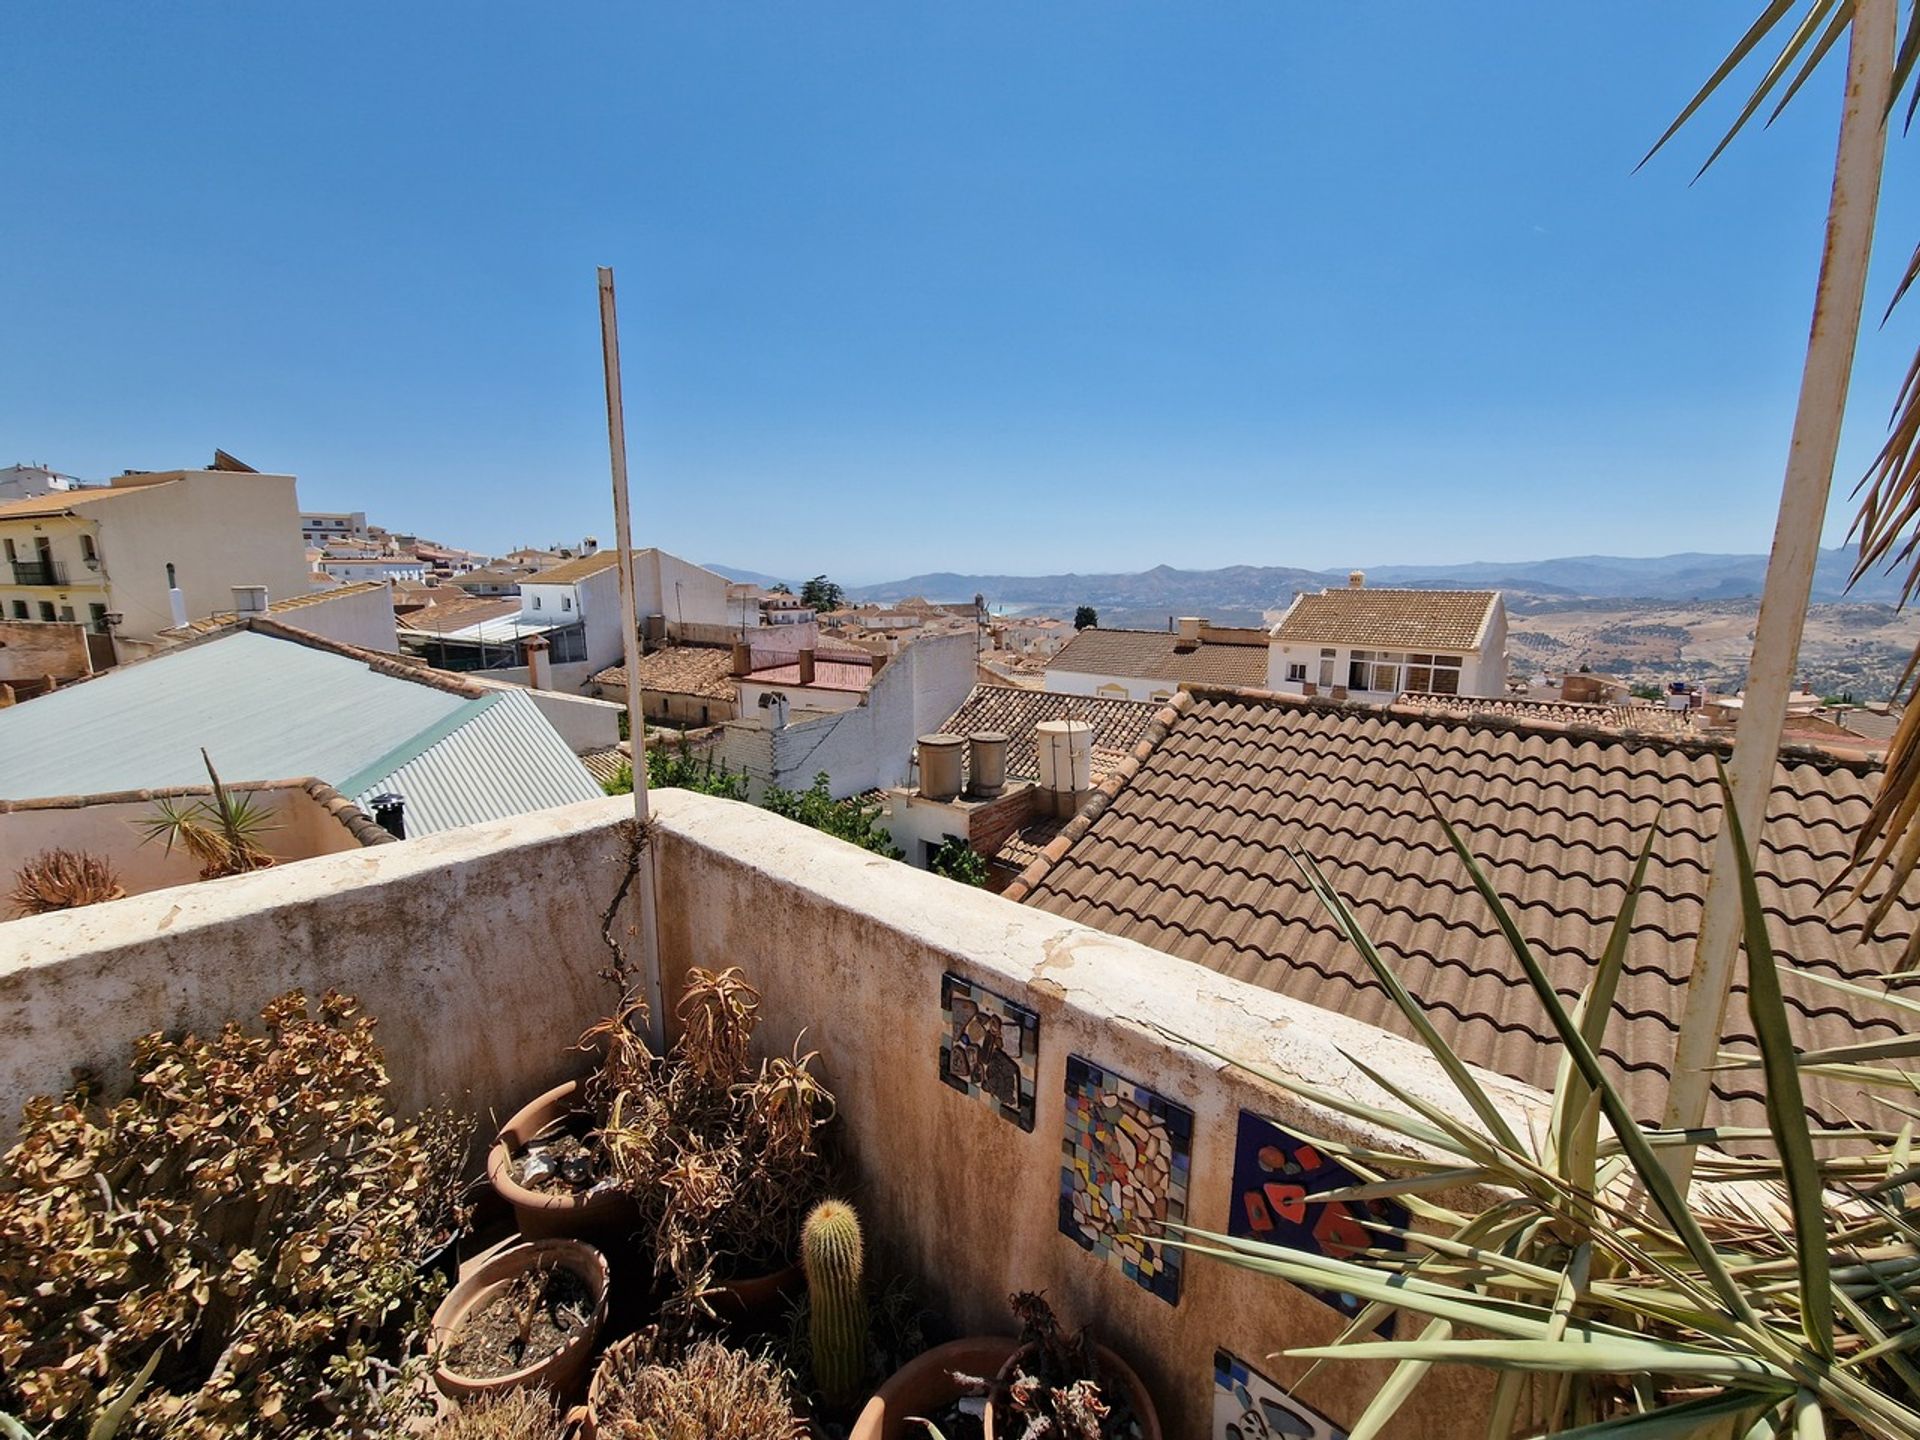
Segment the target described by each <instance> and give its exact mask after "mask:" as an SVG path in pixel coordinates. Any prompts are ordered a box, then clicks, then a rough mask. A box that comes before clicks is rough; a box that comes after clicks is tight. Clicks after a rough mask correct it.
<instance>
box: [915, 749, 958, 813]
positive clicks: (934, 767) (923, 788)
mask: <svg viewBox="0 0 1920 1440" xmlns="http://www.w3.org/2000/svg"><path fill="white" fill-rule="evenodd" d="M966 743H967V742H966V741H965V740H963V739H961V738H960V737H959V736H958V735H922V736H921V737H920V793H921V795H922V796H924V797H925V798H926V799H928V800H951V799H953V798H954V797H955V796H956V795H958V794H959V793H960V751H961V748H962V747H963V746H964V745H965V744H966Z"/></svg>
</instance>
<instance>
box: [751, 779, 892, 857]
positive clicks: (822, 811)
mask: <svg viewBox="0 0 1920 1440" xmlns="http://www.w3.org/2000/svg"><path fill="white" fill-rule="evenodd" d="M829 783H830V777H829V776H828V774H827V772H826V771H824V770H822V771H821V772H820V773H819V774H818V775H816V776H814V777H813V784H812V785H811V786H809V787H808V788H807V789H805V790H783V789H781V788H780V787H779V786H778V785H769V786H768V787H767V794H766V798H765V799H764V800H762V801H761V802H760V803H761V804H762V805H763V806H765V807H766V808H767V809H769V810H771V811H773V813H774V814H776V815H784V816H786V817H787V819H789V820H798V821H799V822H800V823H801V824H802V825H807V826H811V827H812V828H813V829H815V830H824V831H825V832H826V833H827V834H829V835H832V836H835V837H837V838H838V839H841V840H845V841H846V842H847V843H848V844H850V845H858V846H859V847H860V848H861V849H862V850H871V851H872V852H873V853H874V854H876V855H884V856H886V857H887V858H888V859H889V860H899V859H901V858H903V856H902V852H901V850H900V848H899V847H898V846H897V845H895V844H894V843H893V837H892V836H891V835H889V834H888V833H887V832H886V831H885V830H882V829H881V828H880V824H879V822H880V807H879V806H878V805H874V804H870V803H866V802H863V801H858V800H836V799H834V798H833V796H832V795H831V794H830V793H829V792H828V790H827V786H828V784H829Z"/></svg>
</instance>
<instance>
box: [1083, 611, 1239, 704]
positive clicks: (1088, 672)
mask: <svg viewBox="0 0 1920 1440" xmlns="http://www.w3.org/2000/svg"><path fill="white" fill-rule="evenodd" d="M1266 681H1267V632H1266V631H1264V630H1242V629H1236V628H1230V627H1227V626H1220V625H1211V624H1208V623H1207V621H1205V620H1202V619H1198V618H1196V617H1193V616H1186V617H1184V618H1182V619H1181V620H1180V621H1179V623H1178V625H1177V626H1176V628H1174V629H1171V630H1104V629H1101V628H1100V627H1098V626H1089V627H1088V628H1087V629H1085V630H1082V631H1080V632H1079V633H1078V634H1076V635H1075V636H1074V637H1073V639H1072V640H1070V641H1068V642H1067V643H1066V644H1065V645H1064V646H1062V647H1061V649H1060V651H1059V652H1058V653H1057V654H1055V655H1054V656H1053V657H1052V658H1051V659H1049V660H1048V661H1047V671H1046V688H1047V689H1049V690H1054V691H1059V692H1061V693H1063V694H1068V695H1099V696H1103V697H1105V698H1107V699H1110V700H1153V701H1165V700H1169V699H1171V698H1172V697H1173V694H1174V692H1175V691H1177V690H1178V689H1179V688H1180V687H1181V686H1182V685H1186V684H1197V685H1246V686H1252V687H1259V686H1262V685H1265V684H1266Z"/></svg>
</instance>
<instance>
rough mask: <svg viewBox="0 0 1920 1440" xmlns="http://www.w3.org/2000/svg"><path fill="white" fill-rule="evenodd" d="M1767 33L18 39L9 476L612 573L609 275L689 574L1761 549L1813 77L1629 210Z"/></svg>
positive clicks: (154, 19) (221, 33) (929, 14)
mask: <svg viewBox="0 0 1920 1440" xmlns="http://www.w3.org/2000/svg"><path fill="white" fill-rule="evenodd" d="M1757 8H1758V0H1740V3H1733V0H1728V3H1698V4H1689V5H1675V4H1671V3H1653V0H1635V3H1626V0H1620V3H1610V4H1606V5H1590V6H1583V7H1573V6H1564V5H1546V4H1540V3H1537V0H1524V3H1523V0H1515V3H1507V4H1478V5H1433V4H1430V3H1392V4H1386V3H1376V4H1371V5H1365V6H1357V5H1356V6H1346V5H1342V6H1309V5H1304V4H1293V3H1279V0H1268V3H1259V4H1230V3H1209V4H1206V5H1189V4H1175V3H1170V0H1159V3H1136V0H1102V3H1060V4H1050V3H1034V0H1021V3H1007V4H1000V3H988V0H967V3H964V4H962V3H921V0H876V3H871V4H858V5H855V4H837V3H829V0H810V3H806V4H793V3H788V4H749V3H675V4H654V5H606V6H590V5H585V4H566V5H527V4H513V5H471V4H462V5H457V6H456V5H443V6H427V5H411V4H409V5H397V6H396V5H381V6H367V5H359V4H333V5H327V6H297V7H296V6H278V5H272V6H269V5H258V6H237V5H230V4H223V5H206V6H202V5H190V4H173V3H170V4H166V5H137V6H136V5H124V4H116V5H101V4H89V3H59V4H56V3H51V0H47V3H17V4H12V5H8V6H6V7H5V8H4V11H3V12H0V87H3V88H4V91H5V93H6V94H7V95H8V96H9V100H8V104H7V112H8V119H7V126H6V134H5V138H4V139H0V196H3V197H4V203H5V217H6V218H5V223H4V226H3V227H0V334H4V336H5V343H4V346H0V463H9V462H11V461H13V460H15V459H20V460H29V459H31V460H39V461H44V462H47V463H51V464H53V465H55V466H56V467H58V468H61V469H65V470H69V471H72V472H74V473H77V474H80V475H82V476H84V477H87V478H101V477H104V476H107V475H109V474H112V473H114V472H116V471H118V470H120V469H122V468H128V467H131V468H141V469H158V468H162V467H169V466H175V465H181V464H192V463H201V462H203V461H204V460H205V459H206V458H207V457H208V456H209V454H210V453H211V451H212V449H213V447H214V446H216V445H219V446H223V447H225V448H226V449H228V450H231V451H233V452H234V453H236V454H238V455H240V456H242V457H243V458H245V459H247V460H248V461H250V462H251V463H253V464H254V465H256V466H259V467H260V468H263V469H281V470H291V471H293V472H294V473H296V474H298V475H299V476H300V482H301V490H300V493H301V499H302V502H303V504H305V505H306V506H308V507H309V508H316V509H365V510H367V511H368V512H370V513H371V514H372V515H374V516H375V517H376V518H377V519H378V520H380V521H382V522H384V523H386V524H388V525H390V526H392V527H394V528H397V529H416V530H419V531H421V532H422V533H427V534H431V535H434V536H437V537H440V538H443V539H446V540H450V541H453V542H456V543H466V544H470V545H473V546H476V547H482V548H502V549H503V548H506V547H508V546H510V545H513V544H516V543H520V542H523V541H524V542H545V541H549V540H552V539H555V538H562V537H564V538H574V537H577V536H579V535H582V534H586V533H593V534H597V535H599V536H600V537H601V538H602V539H603V540H604V539H606V538H607V537H608V536H609V535H610V533H611V528H612V521H611V512H610V504H609V501H608V499H607V495H608V490H607V480H606V473H607V463H606V449H605V444H606V440H605V427H604V416H603V413H602V410H601V390H600V373H599V364H600V357H599V348H598V336H597V328H596V327H597V317H596V311H595V301H594V266H595V265H596V264H599V263H610V264H613V265H614V266H615V267H616V269H617V273H618V280H619V287H620V300H621V306H622V321H623V327H624V330H623V337H622V339H623V345H624V352H625V362H626V384H627V399H628V419H629V443H630V447H631V455H632V460H633V465H634V475H635V480H636V487H637V504H638V507H639V510H640V513H641V517H642V525H641V529H640V536H641V539H642V541H643V543H645V542H654V543H659V544H661V545H664V546H666V547H668V548H669V549H671V550H674V551H676V552H678V553H680V554H683V555H685V556H687V557H689V558H691V559H696V560H721V561H727V562H731V563H734V564H738V565H745V566H751V567H755V568H759V569H763V570H769V571H775V572H778V573H785V574H795V575H804V574H811V573H814V572H815V571H821V570H825V571H828V572H831V573H833V574H834V575H836V576H838V577H841V578H843V579H846V580H849V581H863V580H873V579H881V578H888V577H892V576H899V575H905V574H909V573H913V572H916V571H921V570H931V569H954V570H967V571H987V572H1014V573H1029V572H1036V571H1050V570H1065V569H1080V570H1096V569H1109V568H1111V569H1132V568H1138V567H1144V566H1148V565H1153V564H1156V563H1162V562H1164V563H1169V564H1174V565H1181V566H1212V565H1221V564H1231V563H1260V564H1304V565H1313V566H1341V567H1344V566H1346V565H1349V564H1354V563H1362V564H1367V563H1372V564H1381V563H1391V562H1423V561H1436V562H1437V561H1456V560H1468V559H1519V558H1540V557H1544V556H1548V555H1555V554H1567V553H1581V552H1595V551H1605V552H1618V553H1628V554H1656V553H1664V552H1668V551H1675V550H1686V549H1699V550H1754V549H1762V548H1764V547H1765V545H1766V543H1767V541H1768V538H1769V536H1770V534H1771V528H1772V516H1773V510H1774V505H1775V503H1776V500H1777V495H1778V484H1779V476H1780V471H1781V466H1782V463H1783V457H1784V452H1785V444H1786V436H1787V432H1788V427H1789V423H1790V420H1791V414H1792V404H1793V397H1794V392H1795V387H1796V385H1797V382H1798V374H1799V366H1800V361H1801V358H1802V353H1803V348H1804V344H1805V336H1806V328H1807V315H1808V308H1809V303H1810V299H1811V293H1812V286H1813V281H1814V276H1815V268H1816V265H1817V263H1818V259H1819V249H1820V225H1821V220H1822V217H1823V214H1824V209H1825V203H1826V193H1827V187H1828V184H1829V181H1830V176H1831V165H1832V154H1833V145H1834V132H1835V125H1836V123H1837V104H1838V94H1839V83H1838V82H1839V74H1838V66H1837V65H1835V66H1833V67H1831V73H1829V74H1828V75H1827V76H1826V77H1825V78H1824V83H1820V84H1816V85H1815V86H1813V87H1811V88H1810V90H1809V91H1808V93H1807V94H1805V95H1804V96H1803V97H1802V98H1801V100H1800V101H1799V102H1796V106H1795V111H1794V112H1793V113H1791V114H1790V115H1789V116H1788V117H1787V118H1786V119H1784V120H1783V121H1782V122H1781V123H1780V124H1779V125H1778V126H1776V127H1775V128H1774V130H1773V131H1772V132H1770V133H1764V134H1763V133H1759V132H1755V133H1753V134H1752V135H1750V136H1748V137H1746V138H1744V139H1743V140H1742V141H1740V142H1739V143H1738V144H1737V145H1736V147H1735V148H1734V149H1733V150H1732V151H1731V152H1730V153H1729V155H1728V156H1727V157H1725V158H1724V159H1723V160H1722V162H1721V163H1720V164H1719V165H1718V166H1716V167H1715V169H1714V170H1713V171H1712V172H1711V173H1709V174H1708V176H1707V177H1706V178H1705V179H1704V180H1702V181H1701V182H1700V183H1699V184H1697V185H1692V186H1689V184H1688V181H1689V180H1690V178H1691V176H1692V174H1693V171H1694V169H1695V168H1696V166H1697V164H1698V162H1699V160H1700V159H1701V158H1703V157H1704V155H1705V154H1706V152H1707V150H1708V149H1709V148H1710V145H1711V142H1712V140H1713V139H1715V138H1717V133H1718V132H1717V130H1714V131H1711V133H1710V130H1709V129H1701V130H1698V131H1696V132H1695V133H1693V134H1692V135H1690V136H1686V137H1683V139H1682V141H1681V143H1680V146H1679V149H1678V150H1677V151H1676V152H1675V153H1673V154H1671V155H1667V156H1662V157H1661V158H1659V159H1657V160H1656V161H1655V162H1654V163H1653V164H1652V165H1650V166H1648V167H1647V169H1645V170H1643V171H1641V172H1640V173H1639V174H1638V175H1635V174H1633V173H1632V171H1633V166H1634V164H1635V162H1636V161H1637V160H1638V159H1639V158H1640V155H1641V154H1642V152H1643V151H1644V150H1645V148H1646V146H1647V145H1648V144H1649V143H1650V142H1651V140H1652V139H1653V138H1654V136H1656V135H1657V134H1658V133H1659V131H1660V130H1661V129H1662V128H1663V127H1664V125H1665V123H1666V122H1667V120H1668V119H1670V118H1671V116H1672V115H1673V113H1674V112H1675V111H1676V110H1677V108H1678V107H1679V105H1680V104H1681V103H1682V102H1683V101H1684V100H1685V98H1686V97H1687V95H1688V94H1690V93H1691V91H1692V89H1693V87H1694V86H1695V85H1696V84H1697V83H1698V81H1699V79H1700V78H1701V77H1703V76H1704V75H1705V74H1706V73H1707V72H1708V71H1710V70H1711V68H1712V66H1713V65H1714V64H1715V63H1716V62H1717V61H1718V59H1719V57H1720V55H1721V54H1722V53H1723V52H1724V51H1725V49H1726V48H1727V46H1728V44H1729V43H1730V41H1731V40H1732V38H1733V37H1734V36H1735V35H1736V34H1737V33H1738V32H1739V30H1740V29H1741V28H1742V27H1743V26H1744V25H1745V23H1746V22H1747V20H1748V19H1749V18H1750V17H1751V15H1752V14H1753V13H1754V12H1755V10H1756V9H1757ZM1835 58H1836V60H1837V59H1838V58H1839V57H1838V56H1836V57H1835ZM1729 113H1730V111H1729V110H1728V108H1727V107H1725V106H1723V107H1721V108H1720V109H1719V110H1717V111H1716V112H1714V117H1713V118H1717V119H1724V118H1725V116H1726V115H1727V114H1729ZM1894 143H1895V147H1896V148H1895V152H1894V153H1895V156H1896V160H1895V165H1894V172H1895V173H1894V174H1893V175H1892V176H1891V177H1890V190H1889V193H1888V195H1887V197H1886V203H1885V212H1884V217H1883V225H1882V236H1883V239H1882V244H1881V248H1880V252H1879V255H1878V258H1877V266H1876V275H1875V281H1874V288H1873V291H1872V293H1871V295H1870V297H1869V302H1868V304H1869V312H1870V313H1869V329H1868V333H1867V336H1866V340H1865V343H1864V347H1863V357H1862V365H1861V369H1860V372H1859V376H1858V381H1857V385H1856V392H1855V397H1856V406H1855V422H1854V424H1853V427H1852V430H1851V433H1850V435H1849V438H1848V441H1847V445H1846V449H1845V452H1844V453H1843V457H1842V475H1843V480H1844V479H1848V478H1850V477H1851V476H1852V475H1853V474H1856V473H1857V472H1858V471H1859V470H1860V469H1861V468H1862V467H1863V466H1864V464H1865V462H1866V460H1867V459H1868V458H1869V457H1870V455H1871V452H1872V450H1873V448H1874V447H1875V445H1876V444H1877V441H1878V438H1879V435H1880V433H1881V428H1882V424H1883V421H1884V419H1885V414H1886V410H1887V408H1888V406H1889V405H1890V403H1891V400H1892V391H1893V387H1894V385H1895V384H1896V382H1897V379H1898V376H1899V374H1900V373H1901V371H1902V370H1903V368H1904V365H1905V362H1906V360H1907V359H1908V358H1909V357H1910V356H1911V354H1912V350H1913V345H1914V339H1915V336H1916V334H1920V308H1916V309H1915V310H1913V311H1910V312H1909V313H1908V314H1907V315H1905V316H1904V317H1902V316H1896V317H1895V319H1894V321H1893V323H1892V324H1891V325H1890V326H1889V327H1888V329H1887V330H1886V331H1884V332H1882V331H1880V330H1878V329H1877V328H1875V323H1876V322H1877V320H1878V316H1879V311H1880V309H1881V308H1883V307H1884V305H1885V302H1886V299H1887V296H1888V294H1889V291H1890V288H1891V285H1892V284H1893V281H1894V279H1895V278H1897V272H1898V269H1899V266H1900V264H1901V263H1902V262H1903V261H1904V259H1905V257H1906V254H1907V252H1908V250H1909V249H1910V247H1911V244H1912V242H1913V239H1914V238H1915V236H1916V234H1920V201H1917V199H1916V195H1915V192H1914V187H1913V185H1912V184H1911V183H1910V182H1911V173H1910V172H1911V168H1912V167H1911V164H1910V161H1909V156H1910V154H1911V151H1910V149H1904V148H1901V146H1900V142H1899V141H1898V139H1896V140H1895V142H1894ZM1915 143H1920V142H1915ZM1844 488H1845V487H1844V485H1843V486H1842V487H1841V489H1842V491H1843V492H1844ZM1846 513H1847V507H1846V504H1845V501H1844V495H1842V498H1841V499H1839V500H1837V501H1836V505H1835V514H1836V516H1840V517H1843V518H1842V519H1841V520H1840V522H1839V523H1838V524H1832V525H1830V526H1829V539H1830V540H1832V539H1836V538H1837V537H1838V534H1839V532H1840V531H1841V530H1843V529H1844V516H1845V515H1846Z"/></svg>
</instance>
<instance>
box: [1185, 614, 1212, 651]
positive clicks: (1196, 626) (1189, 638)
mask: <svg viewBox="0 0 1920 1440" xmlns="http://www.w3.org/2000/svg"><path fill="white" fill-rule="evenodd" d="M1206 624H1207V622H1206V621H1204V620H1202V619H1201V618H1200V617H1199V616H1198V615H1182V616H1181V617H1180V643H1181V644H1182V645H1198V644H1199V643H1200V632H1201V631H1202V630H1203V629H1205V628H1206Z"/></svg>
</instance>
